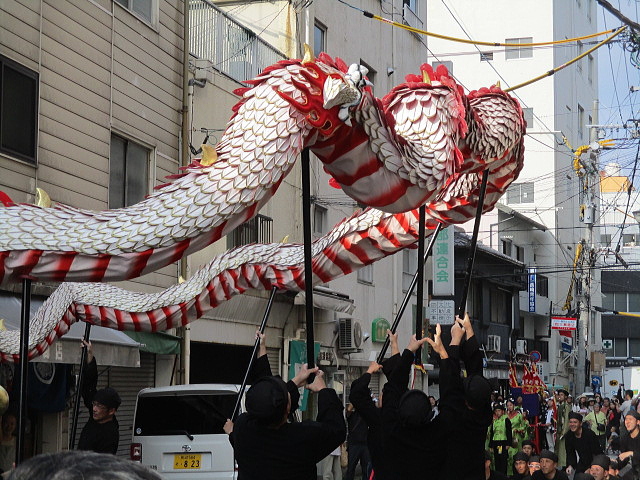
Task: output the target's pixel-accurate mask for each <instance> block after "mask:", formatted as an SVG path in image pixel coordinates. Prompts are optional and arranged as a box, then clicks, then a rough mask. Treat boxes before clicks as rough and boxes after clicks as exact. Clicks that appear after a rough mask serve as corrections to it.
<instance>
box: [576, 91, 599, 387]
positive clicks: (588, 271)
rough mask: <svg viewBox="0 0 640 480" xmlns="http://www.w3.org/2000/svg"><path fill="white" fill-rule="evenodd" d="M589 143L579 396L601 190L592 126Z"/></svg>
mask: <svg viewBox="0 0 640 480" xmlns="http://www.w3.org/2000/svg"><path fill="white" fill-rule="evenodd" d="M593 115H594V116H595V117H597V115H598V101H597V100H594V102H593ZM589 141H590V142H591V143H590V146H591V148H590V149H589V160H587V161H586V162H585V163H584V170H585V175H584V177H583V178H584V202H583V203H582V205H581V208H584V210H583V215H582V222H583V223H584V224H585V227H586V228H585V234H584V237H583V240H582V242H583V249H584V254H583V256H582V258H583V260H582V272H581V287H582V288H581V291H580V295H579V297H578V301H579V308H580V318H579V320H578V338H577V339H576V348H577V354H578V358H577V360H578V362H577V368H576V378H575V382H574V383H575V388H576V393H581V392H583V391H584V389H585V387H586V384H587V382H586V380H585V379H586V376H587V372H586V366H587V361H586V360H587V355H588V354H589V350H588V346H589V338H588V336H589V331H593V330H592V329H593V328H595V326H594V325H591V286H592V284H593V281H592V280H593V279H592V274H593V267H594V266H595V259H596V254H595V251H596V250H595V245H594V242H593V224H594V222H595V218H596V209H597V204H596V198H598V197H597V195H598V191H599V189H600V171H599V168H598V152H599V151H600V145H599V144H598V128H597V126H595V125H591V126H590V128H589Z"/></svg>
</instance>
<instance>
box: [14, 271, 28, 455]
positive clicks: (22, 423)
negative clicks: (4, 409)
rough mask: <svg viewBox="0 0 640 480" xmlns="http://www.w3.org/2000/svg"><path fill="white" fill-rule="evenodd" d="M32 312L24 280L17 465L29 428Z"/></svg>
mask: <svg viewBox="0 0 640 480" xmlns="http://www.w3.org/2000/svg"><path fill="white" fill-rule="evenodd" d="M30 311H31V280H30V279H28V278H23V279H22V311H21V318H20V385H19V386H18V391H19V402H18V429H17V433H18V435H17V438H16V465H20V464H21V463H22V459H23V458H24V434H25V430H26V427H27V375H28V374H29V370H28V367H29V316H30Z"/></svg>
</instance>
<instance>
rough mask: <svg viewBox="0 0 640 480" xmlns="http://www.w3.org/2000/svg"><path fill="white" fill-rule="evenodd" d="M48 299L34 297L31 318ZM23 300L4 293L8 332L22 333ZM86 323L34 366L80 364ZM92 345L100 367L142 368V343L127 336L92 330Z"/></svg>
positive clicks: (1, 301) (1, 303)
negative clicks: (48, 363)
mask: <svg viewBox="0 0 640 480" xmlns="http://www.w3.org/2000/svg"><path fill="white" fill-rule="evenodd" d="M44 300H45V297H41V296H36V295H34V296H32V297H31V315H32V316H33V315H34V314H35V312H36V310H38V308H40V306H41V305H42V304H43V303H44ZM20 302H21V300H20V298H19V297H18V296H17V295H14V294H11V293H10V292H0V318H2V319H4V325H5V327H6V329H7V330H20V310H21V306H20ZM84 329H85V323H84V322H77V323H74V324H73V325H72V326H71V329H70V330H69V332H68V333H67V334H66V335H65V336H64V337H61V338H59V339H57V340H56V341H55V342H53V344H52V345H51V346H50V347H49V348H48V349H47V350H46V351H45V352H44V353H43V354H42V355H40V356H39V357H36V358H34V359H33V360H31V361H32V362H50V363H70V364H80V351H81V349H80V340H81V339H82V338H83V337H84ZM90 339H91V343H92V344H93V352H94V354H95V357H96V361H97V362H98V365H112V366H115V367H139V366H140V350H139V345H140V343H139V342H137V341H135V340H133V339H131V338H129V337H128V336H127V335H126V334H125V333H124V332H120V331H118V330H113V329H111V328H105V327H98V326H92V327H91V337H90Z"/></svg>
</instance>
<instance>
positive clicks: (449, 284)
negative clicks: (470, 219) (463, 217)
mask: <svg viewBox="0 0 640 480" xmlns="http://www.w3.org/2000/svg"><path fill="white" fill-rule="evenodd" d="M453 231H454V230H453V225H449V226H448V227H447V228H444V229H442V230H441V231H440V233H439V234H438V237H437V238H436V242H435V243H434V245H433V253H432V256H431V258H432V260H431V262H432V264H433V296H434V297H448V296H452V295H453Z"/></svg>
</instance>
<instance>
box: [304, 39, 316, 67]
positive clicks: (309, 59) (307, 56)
mask: <svg viewBox="0 0 640 480" xmlns="http://www.w3.org/2000/svg"><path fill="white" fill-rule="evenodd" d="M315 61H316V57H315V56H314V55H313V49H312V48H311V47H310V46H309V44H308V43H305V44H304V57H302V63H313V62H315Z"/></svg>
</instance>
